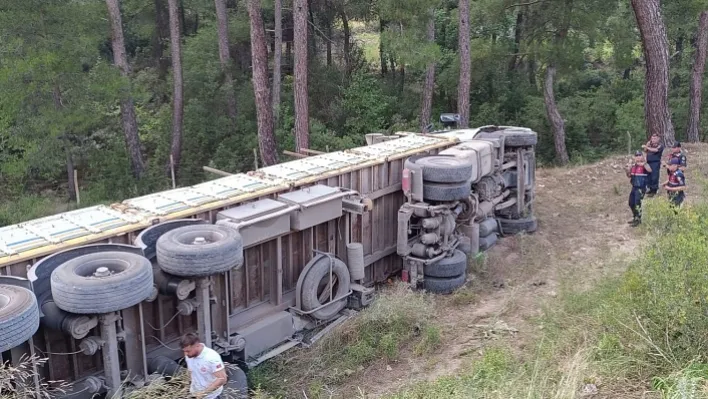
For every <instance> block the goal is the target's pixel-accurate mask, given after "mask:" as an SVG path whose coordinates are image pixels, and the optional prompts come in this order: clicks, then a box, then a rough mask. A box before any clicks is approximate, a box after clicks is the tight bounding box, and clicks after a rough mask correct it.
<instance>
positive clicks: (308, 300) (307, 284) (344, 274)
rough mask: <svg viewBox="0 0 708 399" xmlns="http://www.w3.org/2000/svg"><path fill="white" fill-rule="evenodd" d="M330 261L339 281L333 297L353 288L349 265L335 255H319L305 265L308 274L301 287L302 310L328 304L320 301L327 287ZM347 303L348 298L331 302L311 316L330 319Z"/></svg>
mask: <svg viewBox="0 0 708 399" xmlns="http://www.w3.org/2000/svg"><path fill="white" fill-rule="evenodd" d="M330 261H331V262H332V264H331V266H332V274H333V275H334V276H336V277H337V282H336V283H335V287H334V289H333V292H332V299H334V298H339V297H341V296H343V295H345V294H346V293H348V292H349V289H350V288H351V279H350V278H349V269H347V265H345V264H344V262H342V261H341V260H339V259H337V258H335V257H329V256H325V255H317V256H316V257H314V258H313V259H312V260H311V261H310V264H311V265H312V266H309V265H308V266H305V268H306V269H307V268H308V267H309V269H308V270H307V274H306V275H305V276H304V279H303V281H302V287H301V288H300V300H301V306H302V310H304V311H305V312H309V311H311V310H313V309H317V308H318V307H320V306H322V305H325V304H327V302H326V301H325V302H324V303H322V302H320V299H319V298H320V294H322V292H323V291H324V290H325V289H326V286H327V282H328V281H329V272H330ZM346 304H347V298H343V299H340V300H339V301H336V302H331V303H330V304H329V305H327V306H325V307H323V308H322V309H319V310H317V311H315V312H313V313H311V314H310V316H312V317H314V318H316V319H318V320H329V319H331V318H333V317H334V316H336V315H337V313H339V312H340V311H341V310H342V309H344V306H346Z"/></svg>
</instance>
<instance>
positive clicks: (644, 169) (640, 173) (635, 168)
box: [627, 151, 652, 227]
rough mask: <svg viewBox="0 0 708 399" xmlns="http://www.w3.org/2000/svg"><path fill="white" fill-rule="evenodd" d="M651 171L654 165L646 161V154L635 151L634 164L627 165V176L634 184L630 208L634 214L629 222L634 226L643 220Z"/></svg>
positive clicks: (630, 195) (630, 194)
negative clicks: (645, 197)
mask: <svg viewBox="0 0 708 399" xmlns="http://www.w3.org/2000/svg"><path fill="white" fill-rule="evenodd" d="M651 172H652V167H651V166H649V164H647V163H646V162H645V161H644V154H643V153H642V152H641V151H637V152H636V153H634V164H633V165H632V164H630V165H627V177H629V182H630V183H631V184H632V191H631V192H630V193H629V209H631V210H632V216H633V218H632V220H631V221H630V222H629V224H631V225H632V227H636V226H639V224H640V223H641V222H642V199H643V198H644V193H645V192H646V187H647V179H648V177H649V175H650V173H651Z"/></svg>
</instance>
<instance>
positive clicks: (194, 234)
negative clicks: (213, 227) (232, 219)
mask: <svg viewBox="0 0 708 399" xmlns="http://www.w3.org/2000/svg"><path fill="white" fill-rule="evenodd" d="M223 239H224V234H223V233H221V232H220V231H185V232H182V233H180V234H177V236H176V237H175V240H176V241H177V242H178V243H180V244H182V245H190V246H191V245H194V246H201V245H208V244H212V243H215V242H219V241H221V240H223Z"/></svg>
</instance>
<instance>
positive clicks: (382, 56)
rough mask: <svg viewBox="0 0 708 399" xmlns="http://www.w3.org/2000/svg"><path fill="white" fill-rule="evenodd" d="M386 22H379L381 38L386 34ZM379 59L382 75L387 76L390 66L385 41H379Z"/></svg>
mask: <svg viewBox="0 0 708 399" xmlns="http://www.w3.org/2000/svg"><path fill="white" fill-rule="evenodd" d="M385 28H386V22H385V21H384V20H382V19H380V20H379V38H380V37H381V36H382V34H383V33H384V29H385ZM379 59H380V60H381V75H383V76H385V75H386V74H387V73H388V65H386V54H384V48H383V41H382V40H379Z"/></svg>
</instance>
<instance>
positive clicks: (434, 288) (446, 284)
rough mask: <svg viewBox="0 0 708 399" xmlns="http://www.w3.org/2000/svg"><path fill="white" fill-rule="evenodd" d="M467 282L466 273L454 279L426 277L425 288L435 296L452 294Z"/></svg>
mask: <svg viewBox="0 0 708 399" xmlns="http://www.w3.org/2000/svg"><path fill="white" fill-rule="evenodd" d="M466 281H467V274H466V273H463V274H462V275H459V276H457V277H452V278H439V277H425V280H424V281H423V288H425V290H426V291H428V292H432V293H434V294H451V293H452V292H453V291H455V290H456V289H458V288H460V287H462V286H463V285H465V282H466Z"/></svg>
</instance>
